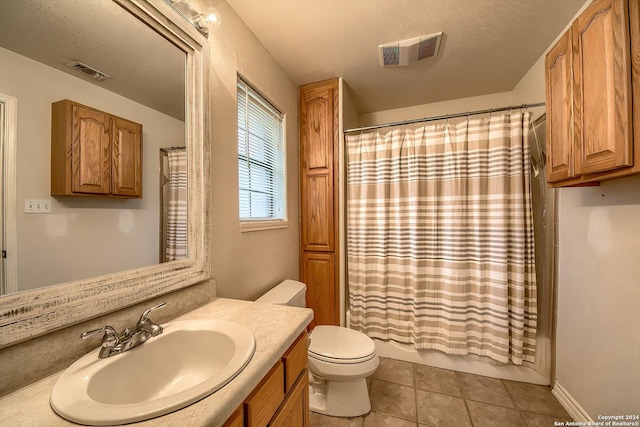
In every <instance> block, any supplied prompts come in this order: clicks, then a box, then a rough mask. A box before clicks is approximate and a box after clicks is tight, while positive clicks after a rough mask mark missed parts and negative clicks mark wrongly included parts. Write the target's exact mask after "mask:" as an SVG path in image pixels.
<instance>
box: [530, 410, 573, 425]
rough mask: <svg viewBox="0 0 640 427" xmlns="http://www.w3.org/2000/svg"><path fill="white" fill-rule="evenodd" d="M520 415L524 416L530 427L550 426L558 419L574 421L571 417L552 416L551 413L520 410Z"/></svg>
mask: <svg viewBox="0 0 640 427" xmlns="http://www.w3.org/2000/svg"><path fill="white" fill-rule="evenodd" d="M520 415H522V416H523V418H524V420H525V421H526V422H527V426H528V427H550V426H553V425H554V422H556V421H562V422H564V423H566V422H567V421H572V418H571V417H568V418H565V417H551V416H549V415H541V414H534V413H533V412H524V411H520Z"/></svg>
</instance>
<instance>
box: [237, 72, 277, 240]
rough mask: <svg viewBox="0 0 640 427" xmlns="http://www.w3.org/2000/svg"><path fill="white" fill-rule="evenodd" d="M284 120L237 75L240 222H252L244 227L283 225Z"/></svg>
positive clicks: (247, 228)
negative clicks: (260, 223) (259, 223)
mask: <svg viewBox="0 0 640 427" xmlns="http://www.w3.org/2000/svg"><path fill="white" fill-rule="evenodd" d="M283 121H284V116H283V114H282V113H281V112H280V111H278V110H277V109H276V108H275V107H274V106H273V105H271V103H270V102H269V101H267V100H266V99H265V98H264V97H263V96H262V95H260V94H259V93H258V92H257V91H256V90H254V89H253V88H252V87H251V86H249V84H247V83H246V82H245V81H244V80H242V79H241V78H238V173H239V184H240V193H239V195H240V222H241V227H242V224H243V223H249V222H251V223H254V224H253V225H245V226H244V227H242V228H243V230H250V229H262V228H273V227H274V226H275V227H278V226H286V214H285V180H284V176H285V171H284V127H283ZM260 221H262V222H263V223H262V225H260V226H259V227H256V226H255V223H257V222H260ZM264 221H269V222H270V223H271V226H269V224H265V223H264Z"/></svg>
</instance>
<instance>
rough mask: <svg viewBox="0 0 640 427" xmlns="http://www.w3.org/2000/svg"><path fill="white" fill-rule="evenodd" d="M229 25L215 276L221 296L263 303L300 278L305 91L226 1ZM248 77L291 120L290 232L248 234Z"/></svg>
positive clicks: (221, 77) (222, 59)
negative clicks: (244, 94) (240, 125)
mask: <svg viewBox="0 0 640 427" xmlns="http://www.w3.org/2000/svg"><path fill="white" fill-rule="evenodd" d="M193 4H194V6H195V7H196V8H197V9H198V10H202V8H204V6H205V5H213V6H214V7H216V8H217V9H218V10H219V11H220V13H221V15H222V25H221V27H220V28H219V29H217V30H213V31H212V33H211V35H210V36H209V43H210V45H211V56H212V73H211V76H210V78H211V90H210V94H211V99H212V105H211V109H212V121H211V128H212V129H211V134H212V159H213V165H212V169H213V172H212V173H213V200H212V212H213V241H212V245H213V276H214V277H215V279H216V283H217V294H218V296H221V297H228V298H239V299H250V300H252V299H255V298H257V297H259V296H260V295H261V294H262V293H264V292H266V291H267V290H268V289H269V288H270V287H272V286H273V285H275V284H277V283H278V282H280V281H281V280H283V279H286V278H291V279H298V278H299V243H298V241H299V231H298V224H299V221H298V159H299V154H298V88H297V86H296V85H295V84H293V82H292V81H291V80H290V79H289V77H288V76H287V75H286V74H285V73H284V71H283V70H282V69H281V68H280V66H279V65H278V64H277V63H276V62H275V60H274V59H273V58H272V57H271V55H270V54H269V52H268V51H267V50H266V49H265V48H264V46H262V44H261V43H260V42H259V41H258V39H257V38H256V37H255V36H254V34H253V33H252V32H251V31H250V30H249V28H248V27H247V26H246V25H245V24H244V22H243V21H242V20H241V19H240V18H239V17H238V16H237V15H236V13H235V11H234V10H233V9H232V8H231V7H230V6H229V5H228V4H227V3H226V2H224V1H212V0H198V1H196V0H193ZM237 73H240V74H241V75H242V76H244V77H245V78H247V79H248V80H249V82H251V83H252V84H253V85H254V86H255V87H256V89H258V90H259V91H260V92H262V94H263V95H265V96H266V97H267V98H268V99H269V100H270V101H271V102H272V103H273V104H274V105H275V106H276V107H278V108H279V109H280V111H282V112H283V113H285V115H286V119H285V120H286V141H287V147H286V155H287V172H286V173H287V214H288V217H289V227H288V228H286V229H276V230H267V231H254V232H245V233H242V232H240V227H239V221H238V158H237V150H238V148H237V138H238V136H237V133H238V132H237V103H236V76H237Z"/></svg>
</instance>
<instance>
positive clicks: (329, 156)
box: [300, 79, 340, 328]
mask: <svg viewBox="0 0 640 427" xmlns="http://www.w3.org/2000/svg"><path fill="white" fill-rule="evenodd" d="M338 90H339V89H338V79H331V80H326V81H322V82H318V83H312V84H309V85H305V86H301V87H300V232H301V237H300V239H301V245H300V251H301V254H300V279H301V280H302V281H303V282H304V283H305V284H306V285H307V306H308V307H309V308H311V309H313V312H314V318H313V320H312V322H311V324H310V327H311V328H313V327H315V326H316V325H338V324H339V323H340V313H339V309H340V300H339V297H340V295H339V292H338V289H337V287H338V286H339V280H338V271H339V265H338V259H339V257H338V255H339V254H338V244H337V242H338V241H339V237H338V220H337V218H338V193H339V189H338V184H339V172H338V161H339V158H338V155H339V153H338V150H339V146H338V141H339V134H338V113H339V112H338Z"/></svg>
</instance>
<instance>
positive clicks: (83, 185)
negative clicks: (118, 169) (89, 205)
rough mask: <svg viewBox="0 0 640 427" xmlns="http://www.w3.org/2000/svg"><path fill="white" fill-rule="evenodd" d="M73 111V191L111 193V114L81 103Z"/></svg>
mask: <svg viewBox="0 0 640 427" xmlns="http://www.w3.org/2000/svg"><path fill="white" fill-rule="evenodd" d="M72 111H73V112H72V125H71V128H72V139H71V141H72V142H71V177H70V179H71V191H72V192H74V193H86V194H109V185H110V181H111V150H110V147H111V145H110V132H111V129H110V127H111V126H110V122H111V120H110V117H109V116H108V115H107V114H105V113H103V112H101V111H97V110H94V109H91V108H86V107H83V106H81V105H73V108H72Z"/></svg>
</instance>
